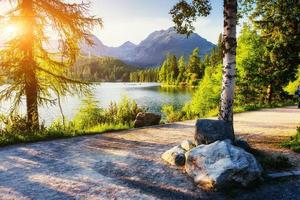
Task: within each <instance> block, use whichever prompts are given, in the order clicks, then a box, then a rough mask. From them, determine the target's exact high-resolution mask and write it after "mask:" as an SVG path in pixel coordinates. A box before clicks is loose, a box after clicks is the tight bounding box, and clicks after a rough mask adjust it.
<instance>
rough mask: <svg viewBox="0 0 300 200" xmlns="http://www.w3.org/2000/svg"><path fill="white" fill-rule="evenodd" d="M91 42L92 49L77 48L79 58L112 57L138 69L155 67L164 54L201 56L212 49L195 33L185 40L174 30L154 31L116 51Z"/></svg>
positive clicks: (96, 41)
mask: <svg viewBox="0 0 300 200" xmlns="http://www.w3.org/2000/svg"><path fill="white" fill-rule="evenodd" d="M93 41H94V43H95V45H94V46H92V47H90V46H88V45H86V44H81V51H82V53H83V54H86V55H91V56H110V57H115V58H118V59H120V60H122V61H124V62H125V63H127V64H131V65H134V66H140V67H153V66H158V65H160V64H161V63H162V62H163V60H164V59H165V56H166V54H168V53H172V54H175V55H176V56H178V57H179V56H182V55H183V56H185V57H188V55H189V54H191V52H192V51H193V49H195V48H199V49H200V56H204V55H205V54H208V53H209V52H210V51H211V49H212V48H214V47H215V45H214V44H213V43H211V42H209V41H207V40H206V39H204V38H202V37H201V36H200V35H198V34H196V33H193V34H191V35H190V36H189V37H188V38H187V37H186V35H180V34H178V33H177V32H176V31H175V30H174V28H169V29H167V30H161V31H155V32H153V33H151V34H150V35H149V36H148V37H147V38H146V39H145V40H143V41H142V42H141V43H140V44H138V45H135V44H133V43H132V42H130V41H127V42H125V43H124V44H122V45H121V46H119V47H109V46H106V45H104V44H103V43H102V42H101V40H100V39H99V38H97V37H96V36H93Z"/></svg>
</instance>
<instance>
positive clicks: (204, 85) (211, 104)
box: [183, 65, 222, 118]
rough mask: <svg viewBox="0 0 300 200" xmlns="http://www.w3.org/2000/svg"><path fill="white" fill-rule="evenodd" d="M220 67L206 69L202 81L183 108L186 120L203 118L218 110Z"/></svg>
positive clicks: (220, 79)
mask: <svg viewBox="0 0 300 200" xmlns="http://www.w3.org/2000/svg"><path fill="white" fill-rule="evenodd" d="M221 81H222V66H221V65H218V66H217V67H216V68H213V67H206V69H205V74H204V77H203V79H202V80H201V82H200V85H199V87H198V88H197V90H196V92H195V93H194V95H193V97H192V100H191V101H190V102H189V103H187V105H185V106H184V108H183V112H184V113H186V117H187V118H193V117H205V116H207V114H208V113H209V112H210V111H211V110H218V105H219V102H220V94H221Z"/></svg>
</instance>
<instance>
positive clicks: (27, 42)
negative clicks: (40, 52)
mask: <svg viewBox="0 0 300 200" xmlns="http://www.w3.org/2000/svg"><path fill="white" fill-rule="evenodd" d="M21 10H22V11H21V12H22V14H23V18H24V19H23V20H24V21H23V22H24V27H25V28H24V35H23V42H22V49H23V51H24V79H25V96H26V106H27V124H28V127H29V128H31V129H38V128H39V116H38V81H37V76H36V67H35V62H34V57H33V51H34V31H33V30H34V10H33V1H32V0H23V1H22V4H21Z"/></svg>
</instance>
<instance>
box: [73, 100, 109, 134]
mask: <svg viewBox="0 0 300 200" xmlns="http://www.w3.org/2000/svg"><path fill="white" fill-rule="evenodd" d="M105 121H106V119H105V112H104V110H103V109H102V108H100V107H99V101H97V100H96V99H94V98H92V97H88V98H87V99H84V100H83V101H82V104H81V106H80V108H79V111H78V112H77V114H76V115H75V117H74V118H73V120H72V123H74V125H75V128H76V129H79V130H82V129H87V128H90V127H93V126H96V125H97V124H102V123H105Z"/></svg>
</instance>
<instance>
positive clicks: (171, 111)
mask: <svg viewBox="0 0 300 200" xmlns="http://www.w3.org/2000/svg"><path fill="white" fill-rule="evenodd" d="M161 111H162V113H163V114H164V115H165V116H166V120H167V122H176V121H180V120H182V118H183V113H182V112H181V111H180V110H176V109H175V107H174V106H173V105H164V106H163V107H162V110H161Z"/></svg>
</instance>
